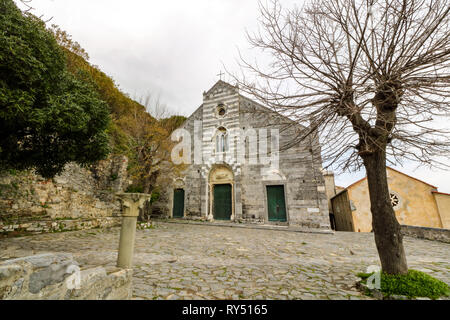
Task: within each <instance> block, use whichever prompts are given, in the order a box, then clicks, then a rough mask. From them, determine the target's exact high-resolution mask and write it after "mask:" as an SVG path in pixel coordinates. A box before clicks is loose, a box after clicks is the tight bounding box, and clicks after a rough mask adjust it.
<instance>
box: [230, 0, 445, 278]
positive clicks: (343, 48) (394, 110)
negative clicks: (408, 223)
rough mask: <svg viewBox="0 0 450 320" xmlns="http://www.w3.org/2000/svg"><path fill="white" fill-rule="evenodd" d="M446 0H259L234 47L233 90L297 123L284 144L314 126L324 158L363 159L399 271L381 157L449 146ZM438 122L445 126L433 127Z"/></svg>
mask: <svg viewBox="0 0 450 320" xmlns="http://www.w3.org/2000/svg"><path fill="white" fill-rule="evenodd" d="M449 10H450V6H449V2H448V1H447V0H312V1H311V2H309V4H307V5H305V6H304V7H303V8H301V9H300V8H297V7H295V8H294V9H291V10H283V9H282V8H281V5H280V4H279V2H278V1H273V2H272V3H271V5H269V6H268V5H266V6H264V5H261V4H260V11H261V18H260V26H261V28H260V30H259V31H258V32H256V33H254V34H248V38H249V41H250V43H251V45H252V47H254V48H256V49H261V50H262V51H263V52H265V53H269V54H270V60H269V62H267V63H264V62H263V63H258V62H249V61H247V60H246V59H245V58H243V57H242V56H241V61H242V62H241V66H242V74H241V75H239V76H236V75H234V79H235V80H236V82H237V83H238V85H239V87H240V89H241V90H242V91H243V92H245V93H247V94H250V95H252V96H253V97H254V98H256V99H257V100H259V101H260V102H261V103H262V104H264V105H267V106H269V107H270V108H271V109H273V110H275V111H277V112H279V113H282V114H284V115H286V116H288V117H289V118H290V119H293V120H295V121H296V122H302V123H304V122H305V121H308V122H309V124H310V125H309V126H308V129H306V130H302V131H301V132H298V134H297V135H296V136H295V137H293V139H292V142H291V145H292V144H295V143H298V142H299V141H302V140H304V139H305V138H306V137H307V136H309V135H311V134H314V133H315V132H316V131H319V132H320V133H321V142H322V145H323V149H322V153H323V157H324V161H325V163H328V165H331V166H334V167H339V168H341V169H343V170H352V169H356V168H359V167H361V166H364V167H365V169H366V173H367V181H368V185H369V193H370V202H371V212H372V217H373V218H372V225H373V231H374V234H375V242H376V246H377V249H378V253H379V256H380V260H381V265H382V269H383V271H384V272H387V273H390V274H403V273H406V272H407V270H408V268H407V263H406V256H405V251H404V248H403V241H402V235H401V232H400V225H399V223H398V222H397V220H396V217H395V214H394V210H393V208H392V205H391V202H390V198H389V190H388V183H387V177H386V162H387V161H390V162H392V163H396V162H401V161H402V160H405V159H407V160H415V161H419V162H420V163H424V164H428V165H431V163H433V165H439V164H440V165H442V166H445V165H446V163H444V162H441V163H438V162H432V161H433V159H435V158H436V157H443V156H445V157H447V159H448V155H449V147H450V142H449V141H450V139H449V132H448V131H446V130H445V123H444V122H439V121H438V120H439V119H443V117H446V116H448V115H449V114H450V105H449V96H450V93H449V90H448V86H449V82H450V72H449V62H450V21H449V16H450V14H449ZM439 124H441V126H442V127H443V128H440V127H439Z"/></svg>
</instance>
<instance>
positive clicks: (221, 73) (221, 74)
mask: <svg viewBox="0 0 450 320" xmlns="http://www.w3.org/2000/svg"><path fill="white" fill-rule="evenodd" d="M223 75H225V73H223V72H222V71H220V72H219V73H218V74H216V76H219V80H222V76H223Z"/></svg>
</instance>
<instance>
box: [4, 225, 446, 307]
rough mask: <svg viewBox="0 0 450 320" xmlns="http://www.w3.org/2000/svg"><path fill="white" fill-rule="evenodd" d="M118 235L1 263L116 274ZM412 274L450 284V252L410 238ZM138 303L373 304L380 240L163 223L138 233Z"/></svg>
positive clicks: (45, 241) (17, 250) (21, 247)
mask: <svg viewBox="0 0 450 320" xmlns="http://www.w3.org/2000/svg"><path fill="white" fill-rule="evenodd" d="M118 241H119V228H111V229H95V230H85V231H74V232H65V233H53V234H42V235H35V236H29V237H22V238H9V239H3V240H0V260H4V259H9V258H13V257H20V256H26V255H31V254H36V253H42V252H71V253H72V254H73V255H74V257H75V259H76V260H77V261H78V262H79V263H80V265H81V266H82V267H92V266H98V265H103V266H105V267H107V268H109V267H111V268H112V267H113V266H114V265H115V262H116V258H117V248H118ZM404 242H405V247H406V253H407V258H408V263H409V267H410V268H413V269H416V270H421V271H424V272H427V273H429V274H430V275H432V276H434V277H437V278H439V279H441V280H443V281H445V282H447V283H450V272H449V271H450V259H449V257H450V245H449V244H446V243H441V242H435V241H428V240H419V239H414V238H405V240H404ZM134 261H135V269H134V278H133V288H134V289H133V296H134V298H135V299H368V298H367V297H364V296H362V295H361V294H360V293H359V292H358V291H357V290H356V288H355V287H354V284H355V281H356V280H357V277H356V275H355V274H356V273H358V272H361V271H366V268H367V266H369V265H371V264H379V260H378V255H377V252H376V248H375V243H374V239H373V234H371V233H347V232H336V233H335V234H312V233H299V232H286V231H275V230H261V229H243V228H229V227H219V226H209V225H188V224H176V223H162V222H158V223H156V226H155V228H153V229H147V230H138V231H137V235H136V248H135V257H134Z"/></svg>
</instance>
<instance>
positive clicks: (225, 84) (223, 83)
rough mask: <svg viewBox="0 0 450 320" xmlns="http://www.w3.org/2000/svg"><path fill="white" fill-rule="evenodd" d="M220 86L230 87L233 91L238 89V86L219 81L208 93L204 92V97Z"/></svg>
mask: <svg viewBox="0 0 450 320" xmlns="http://www.w3.org/2000/svg"><path fill="white" fill-rule="evenodd" d="M220 85H223V86H226V87H229V88H231V89H235V90H236V89H238V86H233V85H232V84H229V83H228V82H225V81H223V80H219V81H217V82H216V83H215V84H214V85H213V86H212V87H211V88H210V89H209V90H208V91H206V92H203V95H204V96H207V95H209V94H210V93H211V92H212V91H213V90H214V89H215V88H217V87H218V86H220Z"/></svg>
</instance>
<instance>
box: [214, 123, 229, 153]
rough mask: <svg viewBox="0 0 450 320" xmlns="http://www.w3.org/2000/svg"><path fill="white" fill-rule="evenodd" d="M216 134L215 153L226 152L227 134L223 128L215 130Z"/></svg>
mask: <svg viewBox="0 0 450 320" xmlns="http://www.w3.org/2000/svg"><path fill="white" fill-rule="evenodd" d="M217 130H218V132H217V134H216V152H226V151H228V133H227V130H226V129H225V128H224V127H220V128H219V129H217Z"/></svg>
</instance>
